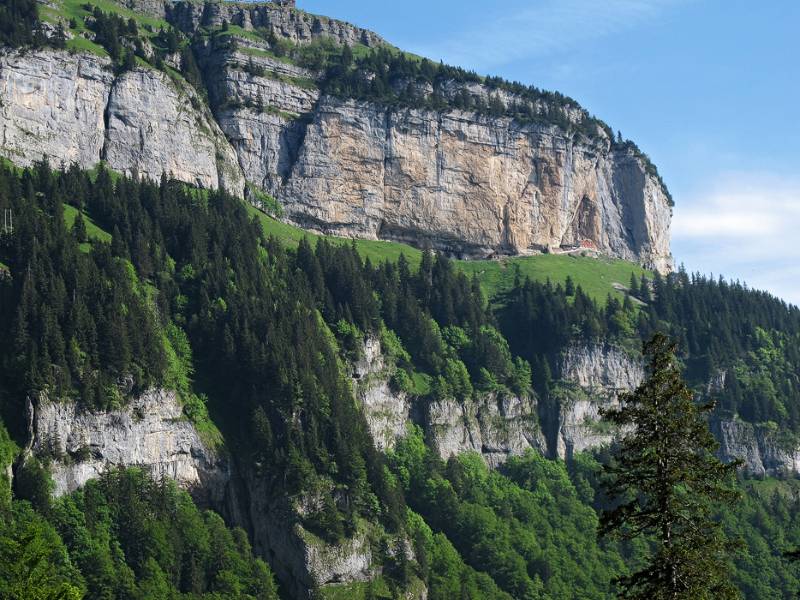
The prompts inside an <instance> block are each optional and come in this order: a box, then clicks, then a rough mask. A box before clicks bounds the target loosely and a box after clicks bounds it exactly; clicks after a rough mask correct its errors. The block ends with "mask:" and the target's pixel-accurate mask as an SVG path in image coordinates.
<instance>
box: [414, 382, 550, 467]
mask: <svg viewBox="0 0 800 600" xmlns="http://www.w3.org/2000/svg"><path fill="white" fill-rule="evenodd" d="M424 426H425V430H426V433H427V435H428V437H429V439H430V441H431V442H432V443H433V445H434V447H435V448H436V449H437V450H438V452H439V456H441V458H442V459H444V460H447V459H448V458H450V457H451V456H457V455H458V454H461V453H462V452H477V453H478V454H480V455H481V456H482V457H483V459H484V460H485V461H486V463H487V464H488V465H489V466H490V467H493V468H496V467H498V466H500V465H501V464H503V463H504V462H505V461H506V460H508V457H509V456H520V455H522V454H524V453H525V452H526V451H527V450H535V451H537V452H541V453H544V452H545V450H546V443H545V439H544V436H543V434H542V431H541V429H540V427H539V421H538V418H537V416H536V402H535V399H533V398H520V397H516V396H510V395H498V394H495V393H489V394H484V395H482V396H481V397H480V398H479V399H477V400H473V399H466V400H455V399H448V400H440V401H433V402H430V403H428V405H427V407H426V408H425V413H424Z"/></svg>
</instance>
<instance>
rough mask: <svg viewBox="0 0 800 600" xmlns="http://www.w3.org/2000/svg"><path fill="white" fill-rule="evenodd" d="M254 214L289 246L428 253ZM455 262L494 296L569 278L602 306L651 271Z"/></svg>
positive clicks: (546, 260)
mask: <svg viewBox="0 0 800 600" xmlns="http://www.w3.org/2000/svg"><path fill="white" fill-rule="evenodd" d="M248 210H249V211H250V212H251V214H252V215H253V216H255V217H256V218H257V219H258V220H259V221H260V222H261V224H262V226H263V227H264V231H265V232H266V234H267V235H271V236H274V237H275V238H277V239H279V240H280V241H281V242H283V243H284V244H285V245H286V246H288V247H292V248H294V247H296V246H297V244H298V242H299V241H300V240H301V239H303V238H304V237H307V238H309V240H311V241H312V242H313V241H316V240H317V239H319V238H320V237H326V238H327V239H330V240H339V241H340V242H341V243H354V244H355V246H356V248H357V249H358V252H359V253H360V254H361V256H362V257H364V258H369V259H370V260H371V261H372V262H373V263H376V262H381V261H384V260H393V261H394V260H397V259H399V258H400V255H401V254H402V255H404V256H405V257H406V259H407V260H408V261H409V263H410V264H411V265H413V266H416V265H418V264H419V261H420V259H421V257H422V251H421V250H419V249H417V248H414V247H413V246H409V245H408V244H403V243H400V242H388V241H382V240H350V239H346V238H336V237H332V236H319V235H317V234H314V233H310V232H308V231H304V230H303V229H300V228H299V227H295V226H293V225H289V224H287V223H283V222H281V221H278V220H277V219H274V218H272V217H270V216H268V215H266V214H264V213H263V212H261V211H260V210H258V209H257V208H254V207H252V206H249V205H248ZM454 262H455V264H456V265H457V266H458V268H459V269H461V270H462V271H463V272H465V273H466V274H468V275H470V276H471V275H473V274H474V275H476V276H477V277H478V279H479V281H480V282H481V287H482V288H483V291H484V293H486V295H487V296H488V297H489V298H493V297H496V296H497V295H498V294H499V293H501V292H504V291H508V290H510V289H511V288H512V287H513V286H514V280H515V279H516V277H517V275H519V277H520V279H522V280H524V279H525V278H526V277H530V278H531V279H532V280H534V281H542V282H544V281H546V280H548V279H549V280H550V281H552V282H553V283H554V284H556V283H561V284H564V283H565V282H566V280H567V277H569V278H571V279H572V281H573V282H574V283H575V285H576V286H578V285H579V286H581V288H583V291H584V292H586V293H587V294H588V295H589V296H591V297H592V298H594V299H595V300H597V301H598V302H600V303H603V302H605V300H606V298H607V297H608V295H609V294H611V295H612V296H613V297H617V298H618V299H623V298H624V294H623V292H622V291H621V288H622V286H627V285H628V282H629V281H630V279H631V274H635V275H636V277H637V279H639V278H641V276H642V275H643V274H650V273H649V272H648V271H646V270H645V269H643V268H642V267H640V266H639V265H637V264H635V263H631V262H628V261H625V260H619V259H613V258H607V257H602V256H601V257H596V258H595V257H592V256H581V255H575V254H557V255H556V254H541V255H537V256H518V257H509V258H503V259H501V260H456V261H454Z"/></svg>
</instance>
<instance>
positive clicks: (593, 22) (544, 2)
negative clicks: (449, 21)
mask: <svg viewBox="0 0 800 600" xmlns="http://www.w3.org/2000/svg"><path fill="white" fill-rule="evenodd" d="M682 1H683V0H602V1H598V0H538V1H536V2H533V6H530V7H525V8H521V9H519V10H516V11H514V10H510V12H509V14H504V15H503V16H500V17H497V18H495V19H494V20H491V19H490V20H489V21H488V22H487V23H484V24H483V25H482V26H481V27H479V28H477V29H473V30H468V31H463V32H460V33H458V34H456V35H455V36H453V37H451V38H445V39H443V40H442V41H440V42H439V43H437V44H435V45H432V46H428V47H424V48H418V49H417V50H418V51H419V52H420V53H421V54H423V55H425V56H430V57H432V58H441V59H444V60H446V61H447V62H450V63H453V64H461V65H470V66H474V67H475V68H477V69H481V70H490V69H492V68H496V67H498V66H500V65H503V64H507V63H509V62H512V61H515V60H521V59H526V58H533V57H541V56H544V55H548V54H551V53H554V52H558V51H563V50H567V49H569V48H572V47H575V46H577V45H581V44H586V43H588V42H590V41H593V40H596V39H599V38H603V37H605V36H609V35H613V34H615V33H619V32H621V31H624V30H627V29H630V28H632V27H635V26H637V25H638V24H640V23H642V22H644V21H646V20H649V19H653V18H655V17H657V16H658V15H659V14H661V13H662V12H663V11H664V10H665V9H667V8H669V7H671V6H674V5H677V4H680V3H682Z"/></svg>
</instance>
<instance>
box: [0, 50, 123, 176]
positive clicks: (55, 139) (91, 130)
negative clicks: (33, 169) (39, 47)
mask: <svg viewBox="0 0 800 600" xmlns="http://www.w3.org/2000/svg"><path fill="white" fill-rule="evenodd" d="M113 81H114V76H113V74H112V73H111V70H110V68H109V62H108V60H106V59H102V58H98V57H95V56H91V55H82V54H80V55H70V54H67V53H66V52H49V51H44V52H26V53H24V54H22V53H18V52H5V53H2V54H0V99H2V102H1V103H0V131H2V137H0V152H2V154H3V155H5V156H7V157H8V158H10V159H11V160H13V161H14V162H15V163H17V164H20V165H26V166H27V165H30V164H32V163H33V162H34V161H37V160H41V159H43V158H46V159H47V160H48V161H49V162H50V164H52V165H58V164H60V163H61V162H62V161H63V162H64V163H66V164H69V163H71V162H73V161H74V162H77V163H78V164H80V165H82V166H92V165H94V164H95V163H97V162H98V161H99V160H100V157H101V153H102V150H103V145H104V143H105V125H104V121H103V115H104V114H105V108H106V104H107V101H108V96H109V93H110V92H111V85H112V83H113Z"/></svg>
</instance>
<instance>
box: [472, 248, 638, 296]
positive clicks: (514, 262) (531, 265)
mask: <svg viewBox="0 0 800 600" xmlns="http://www.w3.org/2000/svg"><path fill="white" fill-rule="evenodd" d="M458 264H459V268H460V269H461V270H462V271H464V272H465V273H467V274H469V275H472V274H477V276H478V279H479V280H480V282H481V286H482V287H483V289H484V291H485V292H486V294H487V295H488V296H489V297H495V296H497V295H498V294H500V293H502V292H505V291H508V290H510V289H512V288H513V287H514V279H515V278H516V276H517V273H519V276H520V279H522V280H524V279H525V278H526V277H530V278H531V279H532V280H535V281H541V282H544V281H547V280H548V279H549V280H550V281H552V282H553V283H554V284H555V283H561V284H562V285H563V284H564V282H565V281H566V280H567V277H571V278H572V280H573V281H574V282H575V285H580V286H581V288H583V291H584V292H586V293H587V294H588V295H589V296H591V297H592V298H594V299H595V300H596V301H598V302H600V303H605V301H606V297H607V296H608V295H609V294H611V295H612V296H614V297H617V298H619V299H623V298H624V294H623V293H622V292H621V291H620V290H618V289H616V288H615V287H614V284H617V285H622V286H625V287H628V284H629V283H630V280H631V274H634V275H636V277H637V278H640V277H641V276H642V275H643V274H647V275H648V276H652V273H651V272H650V271H647V270H645V269H643V268H642V267H641V266H639V265H637V264H635V263H632V262H628V261H627V260H621V259H618V258H609V257H606V256H599V257H596V258H595V257H591V256H580V255H577V254H540V255H537V256H513V257H508V258H501V259H499V260H474V261H458Z"/></svg>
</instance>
